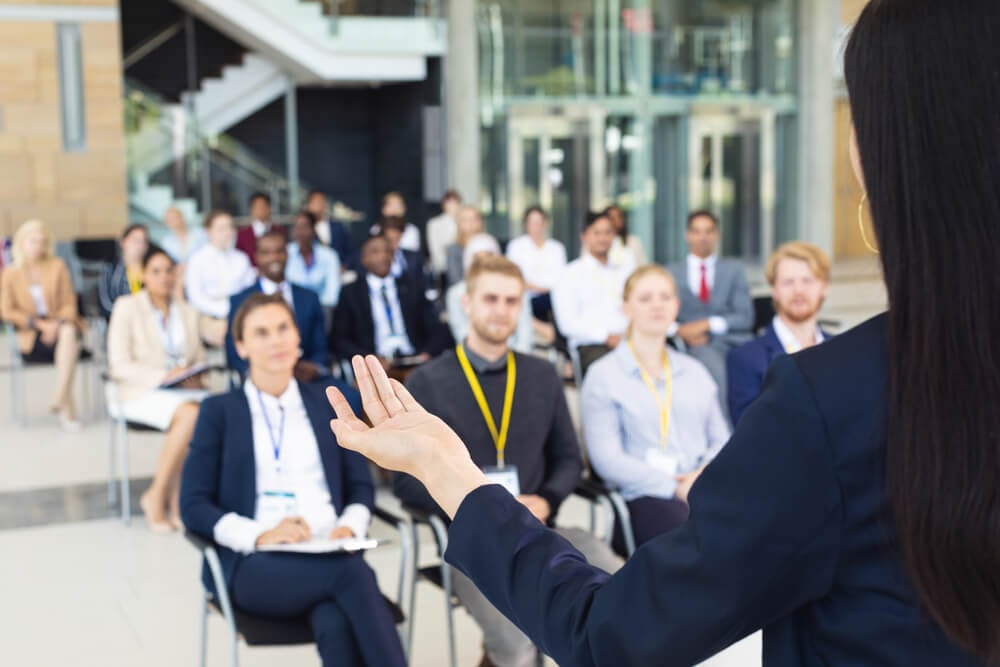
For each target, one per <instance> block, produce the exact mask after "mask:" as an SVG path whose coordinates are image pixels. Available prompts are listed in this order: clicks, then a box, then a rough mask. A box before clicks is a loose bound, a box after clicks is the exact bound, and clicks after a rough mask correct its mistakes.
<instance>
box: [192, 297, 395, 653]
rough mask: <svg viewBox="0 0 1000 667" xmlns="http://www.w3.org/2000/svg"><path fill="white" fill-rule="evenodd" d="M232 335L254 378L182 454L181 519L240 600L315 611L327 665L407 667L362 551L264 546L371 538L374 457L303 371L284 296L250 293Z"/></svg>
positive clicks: (266, 609) (220, 403) (211, 404)
mask: <svg viewBox="0 0 1000 667" xmlns="http://www.w3.org/2000/svg"><path fill="white" fill-rule="evenodd" d="M232 335H233V342H234V344H235V346H236V350H237V352H238V353H239V355H240V357H242V358H243V359H245V360H246V362H247V365H248V367H249V377H248V379H247V381H246V383H245V384H244V385H243V387H240V388H238V389H234V390H232V391H230V392H229V393H227V394H223V395H221V396H213V397H212V398H210V399H208V400H207V401H205V404H204V405H203V406H202V410H201V416H200V417H199V419H198V427H197V429H196V430H195V434H194V438H193V439H192V440H191V455H190V456H189V457H188V459H187V461H186V462H185V463H184V481H183V484H182V492H181V502H182V505H181V507H182V511H183V513H184V514H183V516H184V524H185V525H186V526H187V527H188V529H190V530H191V531H192V532H194V533H196V534H198V535H201V536H202V537H204V538H205V539H209V540H211V541H213V542H215V543H216V544H218V545H219V547H220V548H219V560H220V561H221V563H222V572H223V577H224V579H225V582H226V586H227V588H228V589H229V592H230V595H231V599H232V601H233V605H234V606H235V607H236V608H238V609H242V610H243V611H246V612H248V613H251V614H255V615H259V616H267V617H271V618H287V617H301V616H307V617H308V618H309V622H310V624H311V625H312V630H313V635H314V636H315V638H316V648H317V650H318V651H319V654H320V657H321V659H322V661H323V665H324V666H325V667H333V666H334V665H345V666H346V665H358V666H361V665H369V666H371V667H397V666H398V667H402V666H403V665H405V664H406V658H405V657H404V656H403V648H402V645H401V644H400V641H399V635H398V634H397V633H396V629H395V627H394V626H393V621H392V617H391V616H390V614H389V609H388V607H387V606H386V604H385V602H384V600H383V599H382V597H381V595H380V593H379V589H378V584H377V582H376V581H375V573H374V572H372V569H371V568H370V567H368V565H367V564H366V563H365V561H364V559H363V558H362V557H361V555H360V554H356V553H355V554H351V553H342V552H341V553H322V554H300V553H281V552H268V551H262V550H261V547H265V546H271V545H279V544H291V543H297V542H305V541H308V540H310V539H311V538H313V537H316V538H321V539H322V538H329V539H341V538H350V537H357V538H364V537H365V535H366V533H367V531H368V522H369V520H370V518H371V513H372V509H373V507H374V499H375V492H374V486H373V485H372V478H371V473H370V472H369V469H368V463H367V462H366V461H365V460H364V458H362V457H361V455H359V454H356V453H354V452H349V451H347V450H346V449H341V448H340V447H339V446H338V445H337V440H336V438H335V437H334V435H333V433H331V431H330V420H331V419H332V418H333V417H334V416H335V415H334V413H333V410H331V409H330V405H329V403H328V402H327V400H326V397H325V396H324V393H323V392H324V388H323V387H321V386H318V385H316V384H306V383H300V382H298V381H296V380H295V363H296V362H297V361H298V359H299V345H300V342H301V341H300V340H299V331H298V329H297V328H296V326H295V316H294V313H292V309H291V306H289V305H288V303H287V302H286V301H285V300H284V298H283V297H282V296H281V294H280V293H277V294H271V295H264V294H253V295H251V296H249V297H248V298H247V300H246V301H244V302H243V305H241V306H240V307H239V309H238V310H237V311H236V313H235V316H234V317H233V327H232ZM353 394H354V400H355V405H357V407H358V408H360V405H359V403H360V400H359V397H358V395H357V392H353ZM205 583H206V586H208V587H209V588H210V589H211V579H209V578H206V579H205Z"/></svg>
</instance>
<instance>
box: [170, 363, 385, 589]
mask: <svg viewBox="0 0 1000 667" xmlns="http://www.w3.org/2000/svg"><path fill="white" fill-rule="evenodd" d="M292 382H295V380H292ZM299 392H301V394H302V403H303V405H305V409H306V414H308V415H309V420H310V421H311V422H312V427H313V433H315V434H316V442H317V443H318V444H319V453H320V458H321V459H322V460H323V468H324V470H325V471H326V483H327V484H328V485H329V487H330V499H331V501H332V502H333V506H334V509H336V510H337V513H338V514H340V512H342V511H343V509H344V508H345V507H346V506H347V505H351V504H354V503H357V504H360V505H365V506H366V507H368V508H369V509H371V508H372V507H374V503H375V488H374V486H373V485H372V479H371V473H370V472H369V469H368V462H367V461H366V460H365V459H364V458H363V457H362V456H361V455H360V454H355V453H354V452H351V451H348V450H346V449H342V448H341V447H339V446H338V445H337V439H336V437H335V436H334V435H333V432H332V431H331V430H330V420H331V419H332V418H333V417H334V416H335V413H334V412H333V409H332V408H331V407H330V404H329V403H328V402H327V400H326V396H325V394H324V389H323V387H321V386H318V385H315V384H302V383H299ZM345 394H346V396H347V398H348V400H349V401H350V403H351V407H352V408H353V409H354V411H355V412H356V413H357V414H361V413H360V412H359V410H360V409H361V405H360V403H361V401H360V395H359V394H357V392H353V393H351V392H345ZM256 505H257V462H256V459H255V457H254V451H253V427H252V420H251V417H250V405H249V403H248V402H247V397H246V394H245V393H244V392H243V389H242V388H240V389H234V390H232V391H230V392H228V393H226V394H220V395H218V396H211V397H209V398H206V399H205V400H204V401H203V402H202V404H201V410H200V411H199V413H198V422H197V424H196V425H195V428H194V436H193V437H192V438H191V449H190V452H189V453H188V456H187V459H186V460H185V461H184V470H183V472H182V474H181V520H182V521H183V522H184V526H185V527H186V528H187V529H188V530H190V531H191V532H193V533H195V534H197V535H200V536H201V537H203V538H204V539H206V540H209V541H212V542H214V537H213V533H214V530H215V524H216V523H218V521H219V519H221V518H222V517H223V516H224V515H226V514H228V513H229V512H236V513H237V514H239V515H241V516H245V517H248V518H252V517H253V516H254V510H255V508H256ZM218 552H219V560H220V561H221V562H222V572H223V575H224V576H225V580H226V583H227V584H229V583H230V582H231V581H232V576H233V572H235V569H236V566H237V564H238V563H239V562H240V560H241V559H242V558H244V557H245V556H243V555H241V554H238V553H236V552H235V551H232V550H231V549H227V548H226V547H223V546H219V547H218ZM202 580H203V581H204V583H205V586H206V587H207V588H208V589H209V590H212V587H211V577H210V576H208V571H207V569H206V570H205V571H203V573H202Z"/></svg>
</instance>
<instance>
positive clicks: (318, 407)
mask: <svg viewBox="0 0 1000 667" xmlns="http://www.w3.org/2000/svg"><path fill="white" fill-rule="evenodd" d="M299 393H300V394H301V395H302V405H304V406H305V409H306V414H307V415H309V423H310V424H312V429H313V433H314V434H315V435H316V445H317V446H318V447H319V457H320V459H322V461H323V472H324V473H326V483H327V486H329V487H330V499H331V500H332V501H333V505H334V507H335V508H336V510H337V512H338V513H339V512H340V511H341V510H342V509H343V491H342V485H341V483H340V448H339V446H338V445H337V439H336V438H335V437H334V435H333V431H331V430H330V420H331V419H333V416H334V412H333V410H332V409H331V408H330V405H329V403H327V402H326V398H325V397H324V396H323V395H322V393H321V392H318V391H313V390H312V389H311V388H310V387H307V386H305V385H303V384H301V383H299Z"/></svg>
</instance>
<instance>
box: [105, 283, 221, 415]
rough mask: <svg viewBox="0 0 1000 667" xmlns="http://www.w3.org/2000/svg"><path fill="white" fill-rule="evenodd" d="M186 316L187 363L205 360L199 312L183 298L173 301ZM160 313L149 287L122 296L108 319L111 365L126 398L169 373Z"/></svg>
mask: <svg viewBox="0 0 1000 667" xmlns="http://www.w3.org/2000/svg"><path fill="white" fill-rule="evenodd" d="M174 303H175V304H176V305H177V307H178V308H179V310H180V313H181V318H182V319H183V320H184V359H183V362H182V363H183V365H184V366H191V365H192V364H201V363H204V362H205V358H206V357H205V348H204V346H203V345H202V344H201V336H200V335H199V334H198V312H197V311H196V310H195V309H194V308H192V307H191V306H189V305H188V304H187V303H184V302H183V301H175V302H174ZM158 327H159V324H157V315H156V313H155V311H154V308H153V303H152V301H150V300H149V294H147V293H146V290H141V291H139V292H137V293H136V294H128V295H125V296H120V297H118V299H117V300H116V301H115V307H114V309H113V310H112V311H111V321H110V322H109V323H108V368H109V371H110V374H111V377H112V378H114V379H115V380H116V381H117V382H118V392H119V395H120V396H121V400H123V401H131V400H134V399H137V398H140V397H142V396H143V395H144V394H146V393H148V392H150V391H152V390H153V389H156V388H157V387H158V386H160V384H161V383H162V382H163V380H164V378H166V376H167V372H168V371H167V354H166V351H165V350H164V349H163V342H162V340H161V338H160V330H159V328H158Z"/></svg>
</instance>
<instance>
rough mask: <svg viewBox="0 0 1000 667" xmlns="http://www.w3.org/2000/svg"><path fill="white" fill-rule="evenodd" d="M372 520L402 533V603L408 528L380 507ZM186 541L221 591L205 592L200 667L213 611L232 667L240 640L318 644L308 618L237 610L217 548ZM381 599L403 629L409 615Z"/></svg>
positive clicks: (236, 662)
mask: <svg viewBox="0 0 1000 667" xmlns="http://www.w3.org/2000/svg"><path fill="white" fill-rule="evenodd" d="M372 516H373V518H374V519H376V520H379V521H382V522H383V523H385V524H387V525H389V526H391V527H392V528H395V529H396V530H398V531H399V535H400V546H401V550H402V554H401V558H400V580H399V590H398V599H400V600H401V599H402V594H403V592H404V585H405V578H404V574H405V573H406V571H407V570H408V569H409V561H410V558H411V551H410V549H409V534H410V533H409V527H408V524H407V522H406V521H405V520H403V519H401V518H400V517H398V516H396V515H395V514H393V513H391V512H388V511H386V510H384V509H382V508H379V507H376V508H375V510H374V512H373V513H372ZM184 537H185V539H187V541H188V542H190V543H191V545H192V546H194V548H196V549H197V550H198V551H199V552H200V553H201V555H202V558H203V559H204V561H205V562H206V563H207V564H208V569H209V572H210V573H211V575H212V585H213V586H214V587H215V590H216V591H218V594H217V595H215V594H212V593H210V592H209V591H207V590H204V589H203V590H202V596H201V643H200V650H199V655H200V656H201V658H200V662H199V664H200V665H201V667H205V665H206V663H207V660H208V616H209V613H211V612H213V611H214V612H215V613H218V614H219V615H221V616H222V618H223V619H224V620H225V622H226V627H227V630H228V633H229V640H230V649H231V656H232V665H233V667H238V666H239V639H240V637H242V638H243V641H244V642H246V644H247V646H295V645H302V644H313V643H315V641H316V640H315V638H314V637H313V632H312V626H311V625H310V623H309V618H308V617H307V616H299V617H295V618H280V619H275V618H266V617H263V616H256V615H254V614H250V613H247V612H245V611H243V610H241V609H239V608H238V607H235V606H234V605H233V604H232V601H231V600H230V599H229V592H228V590H227V588H226V582H225V579H224V578H223V576H222V565H221V563H220V561H219V554H218V552H217V551H216V548H215V544H213V543H212V542H210V541H208V540H205V539H203V538H202V537H200V536H198V535H195V534H194V533H192V532H190V531H185V533H184ZM382 598H383V599H384V600H385V603H386V605H387V606H388V607H389V612H390V613H391V614H392V619H393V621H394V622H395V624H396V625H397V626H402V625H404V624H405V623H406V615H405V614H404V613H403V610H402V608H401V607H400V606H399V604H397V603H396V602H393V601H392V600H390V599H389V598H387V597H386V596H385V595H383V596H382ZM404 632H405V628H404ZM406 648H407V651H408V649H409V647H408V646H407V647H406Z"/></svg>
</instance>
